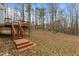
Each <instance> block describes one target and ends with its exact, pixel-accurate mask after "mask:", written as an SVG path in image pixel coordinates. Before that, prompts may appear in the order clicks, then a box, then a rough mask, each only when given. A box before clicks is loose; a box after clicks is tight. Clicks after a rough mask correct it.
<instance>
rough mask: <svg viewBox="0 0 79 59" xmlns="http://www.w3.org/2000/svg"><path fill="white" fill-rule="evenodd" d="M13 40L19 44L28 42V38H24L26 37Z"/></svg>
mask: <svg viewBox="0 0 79 59" xmlns="http://www.w3.org/2000/svg"><path fill="white" fill-rule="evenodd" d="M14 42H15V44H16V45H20V44H23V43H27V42H29V40H26V39H16V40H14Z"/></svg>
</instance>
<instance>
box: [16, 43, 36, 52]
mask: <svg viewBox="0 0 79 59" xmlns="http://www.w3.org/2000/svg"><path fill="white" fill-rule="evenodd" d="M34 46H36V44H33V45H31V46H28V47H24V48H21V49H17V52H19V53H20V52H24V51H26V50H27V49H29V48H32V47H34Z"/></svg>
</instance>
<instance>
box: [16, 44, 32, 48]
mask: <svg viewBox="0 0 79 59" xmlns="http://www.w3.org/2000/svg"><path fill="white" fill-rule="evenodd" d="M31 45H33V43H32V44H29V45H26V46H22V47H18V46H17V50H18V49H22V48H25V47H28V46H31Z"/></svg>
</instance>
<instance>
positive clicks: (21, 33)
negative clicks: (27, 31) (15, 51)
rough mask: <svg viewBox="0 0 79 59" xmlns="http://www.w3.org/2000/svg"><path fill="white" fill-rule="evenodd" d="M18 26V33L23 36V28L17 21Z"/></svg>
mask: <svg viewBox="0 0 79 59" xmlns="http://www.w3.org/2000/svg"><path fill="white" fill-rule="evenodd" d="M18 27H19V31H20V35H22V37H23V36H24V30H23V28H22V25H21V23H20V22H18Z"/></svg>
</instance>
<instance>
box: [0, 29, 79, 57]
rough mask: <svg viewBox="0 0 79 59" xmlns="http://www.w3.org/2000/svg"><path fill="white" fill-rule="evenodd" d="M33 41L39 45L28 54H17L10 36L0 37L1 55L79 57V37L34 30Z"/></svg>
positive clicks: (29, 50) (31, 38)
mask: <svg viewBox="0 0 79 59" xmlns="http://www.w3.org/2000/svg"><path fill="white" fill-rule="evenodd" d="M30 36H31V37H30V39H29V40H31V41H33V42H34V43H36V44H37V45H36V46H35V47H33V48H31V49H28V50H27V51H28V52H27V53H26V52H24V53H21V54H17V53H16V52H15V44H14V43H13V41H12V39H11V37H10V36H6V35H0V55H26V56H63V55H64V56H75V55H76V56H77V55H79V36H75V35H68V34H64V33H59V32H58V33H53V32H50V31H42V30H33V31H32V33H31V35H30Z"/></svg>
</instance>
